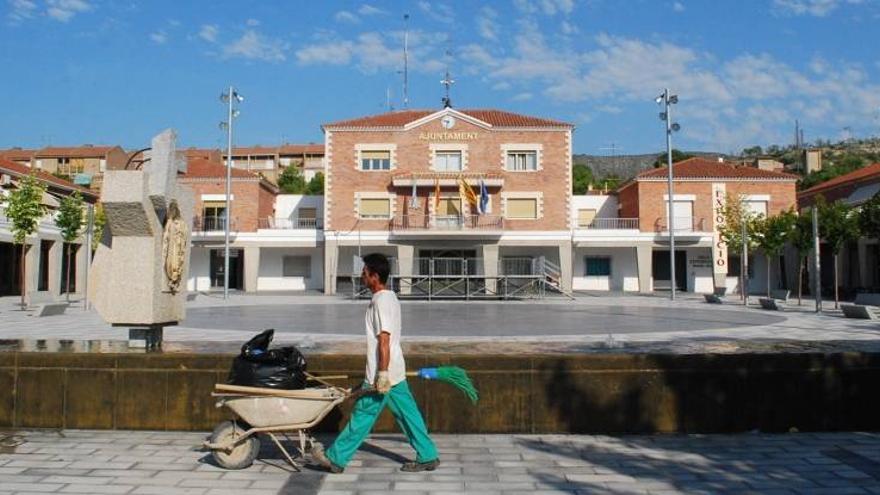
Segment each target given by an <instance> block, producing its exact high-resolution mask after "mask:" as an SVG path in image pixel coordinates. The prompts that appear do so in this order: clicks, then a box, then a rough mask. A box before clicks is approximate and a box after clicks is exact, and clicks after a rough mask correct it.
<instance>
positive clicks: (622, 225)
mask: <svg viewBox="0 0 880 495" xmlns="http://www.w3.org/2000/svg"><path fill="white" fill-rule="evenodd" d="M578 228H580V229H600V230H623V229H632V230H639V219H638V218H594V219H593V221H592V222H590V224H589V225H578Z"/></svg>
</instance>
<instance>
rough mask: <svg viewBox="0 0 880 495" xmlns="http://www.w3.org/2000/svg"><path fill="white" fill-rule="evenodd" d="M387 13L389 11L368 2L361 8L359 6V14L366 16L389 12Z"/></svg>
mask: <svg viewBox="0 0 880 495" xmlns="http://www.w3.org/2000/svg"><path fill="white" fill-rule="evenodd" d="M387 13H388V12H386V11H384V10H382V9H380V8H378V7H374V6H372V5H370V4H367V3H365V4H363V5H361V6H360V8H358V14H360V15H365V16H366V15H380V14H387Z"/></svg>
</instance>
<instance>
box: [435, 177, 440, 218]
mask: <svg viewBox="0 0 880 495" xmlns="http://www.w3.org/2000/svg"><path fill="white" fill-rule="evenodd" d="M437 208H440V179H434V211H437Z"/></svg>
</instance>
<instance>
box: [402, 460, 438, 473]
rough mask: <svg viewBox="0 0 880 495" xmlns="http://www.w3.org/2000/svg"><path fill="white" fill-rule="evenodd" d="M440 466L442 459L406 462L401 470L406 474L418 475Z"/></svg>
mask: <svg viewBox="0 0 880 495" xmlns="http://www.w3.org/2000/svg"><path fill="white" fill-rule="evenodd" d="M439 465H440V459H434V460H433V461H428V462H405V463H403V466H400V470H401V471H403V472H405V473H418V472H419V471H433V470H435V469H437V466H439Z"/></svg>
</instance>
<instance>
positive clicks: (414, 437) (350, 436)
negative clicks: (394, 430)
mask: <svg viewBox="0 0 880 495" xmlns="http://www.w3.org/2000/svg"><path fill="white" fill-rule="evenodd" d="M363 261H364V269H363V272H362V273H361V279H362V280H363V282H364V285H365V286H366V287H367V288H369V289H370V292H372V294H373V298H372V300H371V301H370V305H369V306H368V307H367V312H366V314H365V316H364V323H365V324H366V333H367V369H366V377H365V379H364V385H363V387H364V388H368V387H374V388H375V390H376V392H378V393H375V394H368V395H363V396H361V397H360V398H359V399H358V400H357V402H356V403H355V405H354V408H353V410H352V413H351V418H350V419H349V421H348V424H347V425H345V428H343V430H342V431H341V432H340V433H339V436H337V437H336V440H335V441H334V442H333V445H331V446H330V448H328V449H327V450H326V451H323V450H321V449H320V448H316V449H314V450H313V451H312V458H313V459H314V460H315V462H317V463H318V464H319V465H320V466H321V467H323V468H324V469H326V470H327V471H329V472H331V473H341V472H343V470H345V466H346V465H348V463H349V461H351V458H352V457H354V454H355V452H356V451H357V449H358V447H360V445H361V443H363V441H364V440H365V439H366V438H367V435H369V434H370V430H372V428H373V425H374V424H375V423H376V420H377V419H378V418H379V414H380V413H381V412H382V410H383V409H385V406H388V407H389V408H390V409H391V414H393V415H394V419H395V420H396V421H397V425H398V426H399V427H400V429H401V430H402V431H403V433H404V435H406V438H407V440H409V444H410V445H412V447H413V449H415V451H416V460H415V461H414V462H407V463H404V464H403V466H402V467H401V468H400V470H401V471H406V472H418V471H433V470H435V469H436V468H437V466H439V465H440V459H439V458H438V457H437V448H436V447H435V446H434V442H433V441H432V440H431V437H429V436H428V429H427V427H426V426H425V421H424V419H423V418H422V414H421V412H420V411H419V406H418V405H417V404H416V401H415V399H414V398H413V395H412V392H410V389H409V385H408V384H407V382H406V375H407V374H406V365H405V363H404V360H403V350H402V349H401V347H400V327H401V325H400V302H399V301H398V300H397V295H396V294H395V293H394V292H393V291H391V290H388V289H386V288H385V284H386V283H387V282H388V275H389V273H390V272H391V264H390V263H389V261H388V258H386V257H385V256H384V255H382V254H369V255H367V256H364V257H363Z"/></svg>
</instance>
